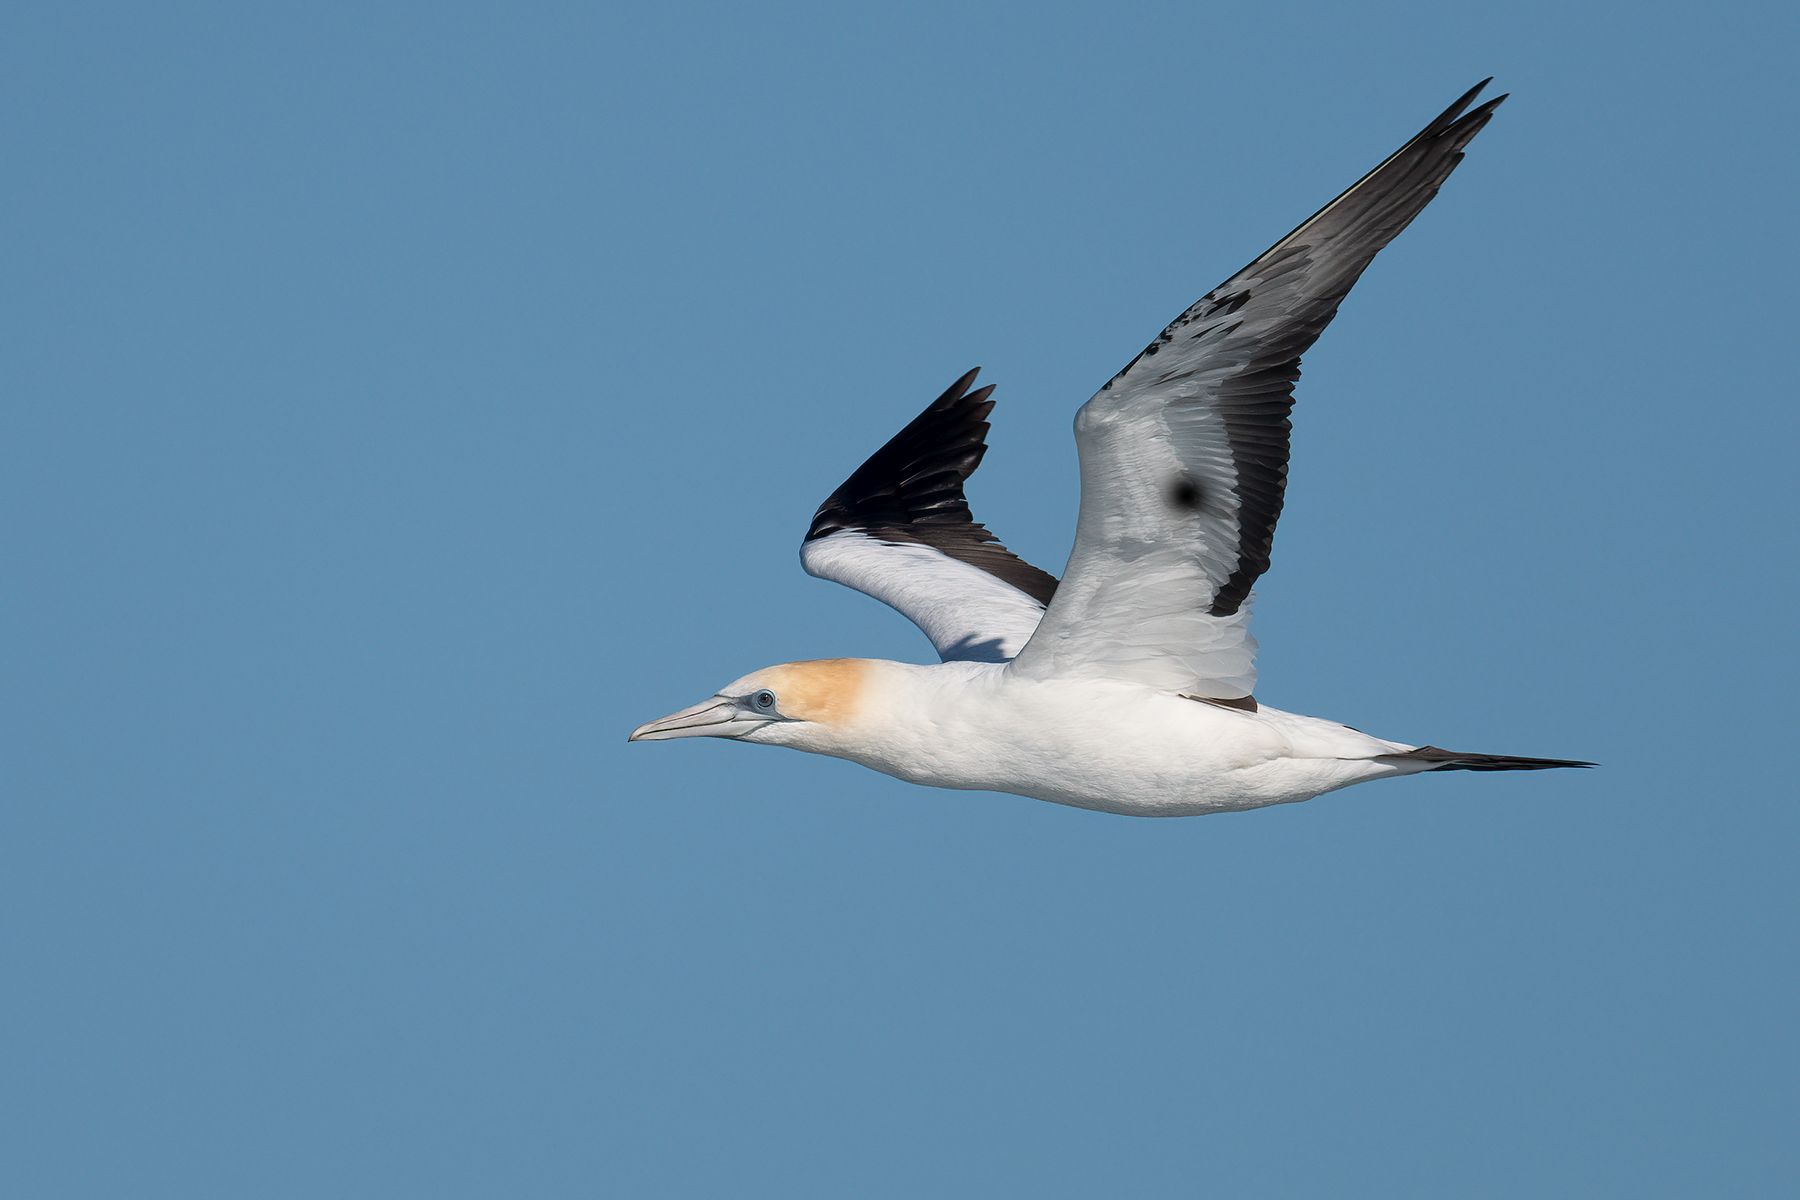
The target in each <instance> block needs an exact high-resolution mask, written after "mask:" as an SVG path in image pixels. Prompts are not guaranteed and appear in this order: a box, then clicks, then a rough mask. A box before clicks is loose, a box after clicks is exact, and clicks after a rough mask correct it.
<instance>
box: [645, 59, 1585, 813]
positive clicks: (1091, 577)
mask: <svg viewBox="0 0 1800 1200" xmlns="http://www.w3.org/2000/svg"><path fill="white" fill-rule="evenodd" d="M1488 82H1489V81H1488V80H1483V81H1482V82H1481V83H1479V84H1477V85H1476V86H1475V87H1473V88H1471V89H1470V90H1469V91H1468V92H1467V93H1466V94H1464V95H1463V96H1462V97H1461V98H1460V99H1458V100H1457V101H1456V103H1454V104H1452V105H1451V106H1450V107H1449V108H1448V109H1446V110H1445V111H1444V112H1443V113H1442V114H1441V115H1440V116H1439V117H1438V118H1437V119H1436V120H1434V121H1432V122H1431V124H1429V125H1427V126H1426V127H1425V128H1424V129H1423V130H1422V131H1421V132H1420V133H1419V134H1418V136H1417V137H1414V138H1413V139H1412V140H1411V141H1409V142H1407V143H1406V144H1405V145H1404V146H1402V147H1401V148H1400V149H1399V150H1397V151H1395V152H1394V153H1393V154H1392V155H1390V156H1389V157H1388V158H1387V159H1386V160H1384V161H1383V162H1382V163H1381V164H1380V165H1379V166H1377V167H1376V168H1375V169H1374V170H1372V171H1370V172H1369V173H1368V174H1367V175H1365V176H1363V177H1362V178H1361V179H1360V180H1358V181H1357V182H1356V183H1355V184H1353V185H1352V186H1351V187H1350V188H1349V189H1348V190H1347V191H1345V192H1344V193H1343V194H1342V195H1340V196H1338V197H1337V198H1336V199H1335V200H1333V201H1331V203H1329V204H1327V205H1326V206H1325V207H1324V208H1322V209H1320V210H1319V211H1318V212H1317V213H1315V214H1314V215H1313V216H1312V217H1310V218H1308V219H1307V220H1306V221H1305V222H1304V223H1303V224H1302V225H1301V226H1300V227H1299V228H1298V229H1296V230H1294V231H1293V232H1292V233H1290V234H1288V235H1287V236H1286V237H1284V238H1282V239H1281V240H1280V241H1279V242H1277V243H1275V245H1274V246H1273V247H1272V248H1270V249H1269V250H1268V251H1267V252H1266V253H1264V254H1263V255H1261V256H1260V257H1258V258H1257V259H1256V260H1255V261H1254V262H1252V263H1251V264H1250V265H1249V266H1247V267H1245V268H1244V269H1243V270H1241V271H1239V272H1238V273H1237V274H1236V275H1233V276H1232V277H1231V278H1230V279H1228V280H1227V281H1226V282H1224V283H1222V284H1220V285H1219V286H1218V287H1216V288H1214V289H1213V290H1212V291H1210V292H1208V293H1207V294H1206V295H1205V296H1203V297H1201V299H1200V300H1199V301H1198V302H1197V303H1195V304H1194V305H1193V306H1192V307H1191V308H1189V309H1188V310H1187V311H1185V312H1183V313H1182V314H1181V315H1180V316H1178V317H1176V318H1175V320H1174V321H1173V322H1171V323H1170V324H1169V326H1168V327H1167V328H1166V329H1164V330H1163V331H1162V333H1160V334H1158V335H1157V337H1156V340H1155V341H1153V342H1151V343H1150V344H1149V345H1148V346H1146V347H1145V348H1144V350H1143V352H1142V353H1140V354H1139V355H1138V356H1137V357H1135V358H1133V359H1132V360H1131V361H1130V362H1129V363H1127V364H1126V365H1125V367H1124V369H1123V370H1121V371H1120V372H1119V373H1118V374H1117V375H1115V376H1113V378H1112V379H1111V380H1109V381H1108V382H1107V383H1106V384H1104V385H1103V386H1102V387H1101V388H1100V390H1099V392H1098V393H1096V394H1095V395H1094V396H1093V398H1092V399H1090V400H1088V402H1087V403H1086V404H1084V405H1083V406H1082V407H1081V410H1080V411H1079V413H1078V414H1077V415H1076V418H1075V439H1076V443H1077V446H1078V448H1079V450H1080V459H1081V470H1080V477H1081V507H1080V513H1079V516H1078V518H1077V521H1076V527H1075V545H1074V549H1073V551H1072V553H1071V554H1070V556H1069V562H1068V567H1067V569H1066V571H1065V572H1064V575H1063V578H1062V581H1061V582H1060V583H1059V582H1058V581H1057V580H1056V579H1055V578H1054V577H1053V576H1051V575H1048V574H1046V573H1045V572H1043V571H1041V570H1039V569H1038V568H1036V567H1034V566H1032V565H1031V564H1029V563H1027V562H1025V561H1024V560H1023V559H1021V558H1019V557H1018V556H1017V555H1015V554H1013V553H1012V552H1011V551H1010V550H1008V549H1007V548H1006V547H1005V546H1004V545H1003V544H1001V542H1000V541H999V539H998V538H996V537H995V536H994V535H993V534H992V533H989V532H988V530H987V528H986V527H985V526H983V525H981V524H979V523H978V522H976V521H975V519H974V517H973V516H972V515H971V514H970V512H969V506H968V503H967V501H966V500H965V499H964V496H963V484H964V482H965V481H966V480H967V479H968V478H969V476H970V475H971V474H973V472H974V471H975V468H976V466H977V465H978V464H979V463H980V462H981V459H982V455H983V454H984V453H986V449H987V447H986V434H987V430H988V421H987V418H988V414H989V413H990V412H991V411H992V409H993V406H994V402H993V401H992V400H991V399H989V397H990V395H991V394H992V392H993V386H992V385H991V384H990V385H988V386H986V387H981V388H974V390H971V388H972V387H973V384H974V382H975V376H976V372H975V371H970V372H968V373H967V374H966V375H964V376H963V377H962V378H960V379H958V380H957V381H956V382H955V383H953V384H951V385H950V387H949V388H948V389H947V390H945V391H944V393H943V394H942V395H940V396H939V397H938V398H937V399H936V400H934V401H932V403H931V405H930V406H929V407H927V408H926V409H925V411H924V412H922V413H920V414H919V416H918V417H917V418H916V419H915V420H913V421H912V423H911V424H909V425H907V426H906V428H904V429H902V430H901V431H900V432H899V433H898V434H897V435H895V436H894V438H893V439H892V440H891V441H889V442H888V443H887V444H886V445H885V446H883V447H882V448H881V449H880V450H877V451H876V452H875V454H874V455H873V456H872V457H870V458H869V460H868V461H867V462H865V463H863V465H862V466H860V467H858V468H857V469H856V471H855V472H854V473H853V474H851V476H850V477H849V478H848V479H846V480H845V481H844V483H843V485H842V486H841V487H839V488H838V489H837V490H836V491H835V492H833V493H832V494H831V495H830V496H829V497H828V498H827V499H826V501H825V502H824V503H823V504H822V505H820V506H819V509H818V512H817V513H816V514H815V515H814V517H813V521H812V526H811V528H810V529H808V530H807V533H806V537H805V539H804V541H803V542H802V544H801V550H800V560H801V563H802V565H803V566H804V567H805V569H806V570H807V572H808V573H810V574H812V575H815V576H818V577H820V578H823V579H830V580H834V581H836V582H838V583H841V584H846V585H848V586H850V587H852V588H855V589H857V590H859V591H862V592H864V593H867V594H868V595H870V596H873V597H874V598H875V599H877V600H880V601H883V602H884V603H886V604H888V605H890V606H892V607H893V608H895V609H897V610H898V611H899V612H900V613H901V614H902V615H904V616H905V617H907V618H908V619H910V620H911V621H912V622H913V623H914V624H915V625H917V626H918V627H919V628H920V629H921V630H922V631H923V632H924V633H925V635H926V637H928V638H929V639H930V640H931V644H932V645H933V647H935V648H936V650H937V652H938V656H939V658H940V659H941V661H940V662H937V663H934V664H930V665H915V664H910V663H900V662H889V661H883V660H876V659H857V658H835V659H825V660H822V661H815V662H791V663H783V664H780V665H778V666H773V667H766V668H764V669H763V670H760V671H753V672H751V673H750V674H748V675H745V676H744V677H743V678H741V679H738V680H736V681H735V682H733V683H730V684H727V685H726V686H725V687H724V688H722V689H720V691H719V692H718V693H717V694H715V695H713V696H711V697H709V698H707V699H705V700H703V701H701V702H700V703H699V704H696V705H694V706H692V707H690V708H684V709H682V710H681V711H680V712H676V713H672V714H670V715H669V716H666V717H663V718H662V719H661V720H657V721H651V722H649V723H648V724H645V725H641V726H639V727H638V728H637V729H636V730H635V731H633V733H632V734H631V737H630V740H631V741H668V740H672V739H675V738H687V737H722V738H733V739H736V740H737V741H742V742H756V743H760V744H764V745H771V746H788V747H791V748H793V749H796V750H806V751H810V752H812V753H815V754H829V755H834V756H836V757H839V758H847V759H850V760H851V761H853V762H858V763H861V764H863V765H864V766H867V767H872V768H874V769H875V770H877V771H882V772H885V773H886V774H889V775H893V776H897V777H898V778H900V779H904V780H909V781H911V782H913V783H920V784H927V785H930V786H934V787H943V788H969V789H981V790H991V791H999V792H1011V793H1014V794H1017V795H1021V796H1028V797H1033V798H1035V799H1039V800H1049V801H1052V802H1055V803H1057V804H1068V805H1074V806H1076V807H1079V808H1086V809H1097V810H1100V811H1103V812H1109V813H1121V814H1126V815H1133V816H1187V815H1194V814H1201V813H1215V812H1227V811H1233V810H1241V809H1250V808H1260V807H1263V806H1265V805H1271V804H1290V803H1293V802H1296V801H1300V800H1308V799H1311V798H1312V797H1314V796H1318V795H1321V794H1323V793H1325V792H1330V791H1334V790H1336V789H1338V788H1343V787H1348V786H1349V785H1351V784H1355V783H1362V782H1364V781H1366V780H1371V779H1382V778H1386V777H1389V776H1397V775H1412V774H1417V773H1419V772H1423V771H1516V770H1538V769H1542V768H1548V767H1585V766H1591V765H1593V764H1591V763H1585V762H1577V761H1572V760H1566V759H1553V758H1520V757H1514V756H1510V755H1501V754H1465V753H1460V752H1456V751H1450V750H1440V749H1438V748H1436V747H1434V746H1414V745H1409V744H1407V743H1405V742H1390V741H1385V740H1383V739H1381V738H1377V737H1371V736H1369V735H1368V734H1366V733H1362V732H1359V731H1358V730H1355V729H1352V728H1349V727H1348V726H1345V725H1340V724H1338V723H1337V722H1335V721H1328V720H1323V719H1320V718H1318V717H1307V716H1300V715H1298V714H1295V713H1288V712H1282V711H1280V710H1278V709H1275V708H1271V707H1269V706H1268V705H1265V704H1259V703H1258V702H1257V700H1256V699H1255V697H1254V695H1253V689H1254V686H1255V682H1256V668H1255V653H1256V642H1255V640H1254V639H1253V638H1252V637H1251V634H1250V605H1251V592H1250V589H1251V585H1252V584H1254V583H1255V582H1256V580H1257V578H1258V577H1259V576H1260V575H1261V574H1262V573H1263V572H1264V571H1265V570H1267V569H1268V566H1269V549H1270V546H1271V543H1272V540H1273V538H1274V534H1275V522H1276V518H1277V517H1279V516H1280V514H1281V505H1282V495H1283V491H1284V488H1285V485H1286V481H1287V469H1288V434H1289V430H1290V428H1291V426H1290V423H1289V413H1290V412H1291V411H1292V408H1293V389H1294V382H1295V381H1296V380H1297V379H1298V378H1299V376H1300V355H1301V354H1302V353H1304V352H1305V351H1306V350H1307V348H1308V347H1310V346H1311V345H1312V344H1313V342H1314V341H1315V340H1317V339H1318V336H1319V334H1320V332H1321V331H1322V330H1323V329H1324V328H1325V326H1326V325H1327V324H1329V323H1330V321H1331V318H1332V317H1333V316H1334V315H1335V314H1336V313H1337V309H1338V304H1339V303H1340V302H1341V301H1342V300H1343V298H1344V296H1345V294H1346V293H1348V292H1349V290H1350V288H1351V285H1353V284H1354V283H1355V282H1356V280H1357V277H1358V276H1360V275H1361V274H1362V272H1363V269H1364V268H1366V267H1367V266H1368V265H1369V263H1370V261H1371V260H1373V259H1374V257H1375V255H1376V253H1377V252H1378V251H1380V250H1381V248H1382V247H1383V246H1385V245H1387V244H1388V242H1390V241H1392V240H1393V238H1394V237H1395V236H1396V235H1398V234H1399V232H1400V231H1401V230H1402V229H1404V228H1406V226H1407V224H1408V223H1409V222H1410V221H1411V220H1412V219H1413V218H1414V217H1415V216H1417V215H1418V214H1419V212H1420V210H1422V209H1423V208H1424V207H1425V205H1426V204H1427V203H1428V202H1429V201H1430V200H1431V198H1432V197H1433V196H1435V195H1436V194H1437V191H1438V188H1439V187H1440V186H1441V185H1442V184H1443V182H1444V180H1445V179H1446V178H1448V176H1449V175H1450V172H1451V171H1452V170H1454V169H1455V168H1456V165H1457V163H1458V162H1460V161H1461V160H1462V156H1463V149H1464V147H1465V146H1467V145H1468V143H1469V141H1470V140H1471V139H1472V138H1474V136H1475V135H1476V134H1477V133H1479V132H1480V131H1481V129H1482V127H1483V126H1485V125H1486V124H1487V123H1488V120H1489V119H1490V118H1491V117H1492V116H1493V114H1494V110H1495V109H1496V108H1497V107H1498V106H1499V104H1500V102H1501V101H1502V100H1504V99H1506V97H1505V96H1497V97H1495V98H1493V99H1491V100H1487V101H1485V102H1483V103H1482V104H1480V105H1477V106H1476V107H1475V108H1473V109H1470V108H1469V105H1470V104H1471V103H1473V102H1474V100H1475V98H1476V96H1477V95H1479V94H1480V92H1481V90H1482V89H1483V88H1484V87H1486V85H1487V83H1488ZM1465 110H1467V111H1466V112H1465Z"/></svg>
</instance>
